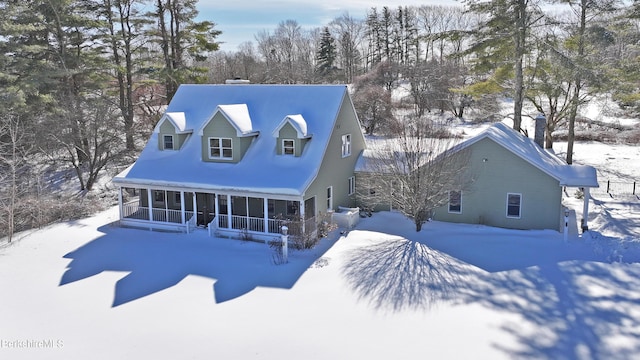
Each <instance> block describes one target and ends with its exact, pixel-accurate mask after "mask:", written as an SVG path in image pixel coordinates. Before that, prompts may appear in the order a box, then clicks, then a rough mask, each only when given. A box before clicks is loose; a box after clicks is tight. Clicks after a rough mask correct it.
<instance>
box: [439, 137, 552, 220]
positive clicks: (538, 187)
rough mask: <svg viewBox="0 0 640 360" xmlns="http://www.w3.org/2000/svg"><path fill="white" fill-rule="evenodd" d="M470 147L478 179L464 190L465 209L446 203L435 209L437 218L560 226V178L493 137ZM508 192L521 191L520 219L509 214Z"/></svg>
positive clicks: (472, 163)
mask: <svg viewBox="0 0 640 360" xmlns="http://www.w3.org/2000/svg"><path fill="white" fill-rule="evenodd" d="M470 149H471V155H470V156H471V162H470V168H469V170H468V171H469V173H468V175H467V176H472V175H473V176H474V177H475V178H476V181H475V182H474V184H473V185H472V189H470V190H468V191H464V192H463V193H462V213H461V214H452V213H449V212H448V204H447V205H445V206H443V207H441V208H438V209H436V211H435V214H434V219H435V220H440V221H449V222H461V223H471V224H486V225H490V226H498V227H504V228H513V229H553V230H559V228H560V216H561V199H562V189H561V187H560V183H559V182H558V180H555V179H554V178H552V177H551V176H549V175H547V174H545V173H544V172H542V171H541V170H539V169H537V168H536V167H534V166H533V165H531V164H529V163H528V162H526V161H525V160H523V159H521V158H519V157H517V156H516V155H514V154H512V153H511V152H509V151H508V150H507V149H505V148H503V147H502V146H500V145H498V144H496V143H495V142H493V141H492V140H490V139H482V140H480V141H478V142H477V143H475V144H472V145H471V146H470ZM485 159H486V161H485ZM452 190H456V189H452ZM508 193H517V194H521V195H522V197H521V213H520V218H519V219H514V218H508V217H507V216H506V211H507V194H508Z"/></svg>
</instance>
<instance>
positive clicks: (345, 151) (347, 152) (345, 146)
mask: <svg viewBox="0 0 640 360" xmlns="http://www.w3.org/2000/svg"><path fill="white" fill-rule="evenodd" d="M351 147H352V144H351V134H344V135H342V150H341V151H342V157H343V158H346V157H349V156H351V150H352V149H351Z"/></svg>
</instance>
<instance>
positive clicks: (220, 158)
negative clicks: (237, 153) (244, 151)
mask: <svg viewBox="0 0 640 360" xmlns="http://www.w3.org/2000/svg"><path fill="white" fill-rule="evenodd" d="M213 139H217V140H218V144H219V147H218V150H220V156H212V155H211V149H213V148H214V147H213V146H211V140H213ZM223 140H229V141H230V142H231V147H230V148H226V147H224V146H222V141H223ZM225 149H230V150H231V157H227V156H224V155H223V154H224V150H225ZM207 156H208V157H209V159H210V160H233V139H232V138H227V137H216V136H211V137H209V138H207Z"/></svg>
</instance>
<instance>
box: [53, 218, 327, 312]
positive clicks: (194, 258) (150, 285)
mask: <svg viewBox="0 0 640 360" xmlns="http://www.w3.org/2000/svg"><path fill="white" fill-rule="evenodd" d="M99 230H100V231H101V232H103V233H104V235H103V236H101V237H100V238H97V239H95V240H93V241H91V242H89V243H87V244H85V245H83V246H81V247H80V248H78V249H76V250H74V251H72V252H70V253H68V254H66V255H65V256H64V257H65V258H68V259H72V260H71V262H70V263H69V265H68V266H67V270H66V271H65V273H64V274H63V275H62V278H61V280H60V285H61V286H62V285H65V284H69V283H72V282H75V281H79V280H83V279H86V278H89V277H92V276H94V275H97V274H100V273H102V272H104V271H122V272H128V273H129V274H128V275H126V276H125V277H123V278H122V279H120V280H118V281H117V282H116V284H115V294H114V300H113V306H114V307H116V306H119V305H122V304H125V303H128V302H131V301H134V300H137V299H139V298H142V297H145V296H147V295H151V294H154V293H157V292H159V291H162V290H164V289H167V288H170V287H172V286H174V285H176V284H178V283H179V282H180V281H182V280H183V279H184V278H185V277H187V276H189V275H197V276H202V277H206V278H210V279H212V280H214V281H215V283H214V285H213V293H214V298H215V301H216V302H217V303H221V302H225V301H228V300H232V299H235V298H237V297H239V296H242V295H244V294H247V293H248V292H250V291H252V290H253V289H255V288H256V287H258V286H262V287H273V288H282V289H290V288H292V287H293V285H294V284H295V283H296V282H297V280H298V279H299V278H300V276H302V274H303V273H304V272H305V271H306V270H307V269H308V268H309V267H310V266H311V265H312V264H313V263H314V262H315V261H316V260H317V259H318V258H319V257H320V256H322V254H324V253H325V252H326V251H327V250H328V249H329V248H330V247H331V246H332V245H333V244H334V243H335V239H334V240H329V239H322V241H320V243H319V244H318V245H317V246H316V248H314V249H313V250H307V251H291V250H290V251H289V262H288V263H286V264H282V265H275V264H274V254H275V252H274V250H272V249H270V248H269V246H267V245H265V244H262V243H255V242H246V241H241V240H230V239H217V238H211V237H208V236H207V235H206V233H204V232H202V231H199V232H196V233H194V234H175V233H163V232H150V231H146V230H137V229H125V228H119V227H114V226H111V225H107V226H103V227H101V228H100V229H99Z"/></svg>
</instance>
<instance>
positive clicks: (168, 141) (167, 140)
mask: <svg viewBox="0 0 640 360" xmlns="http://www.w3.org/2000/svg"><path fill="white" fill-rule="evenodd" d="M162 144H163V149H165V150H173V149H174V148H173V135H164V136H163V137H162Z"/></svg>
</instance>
